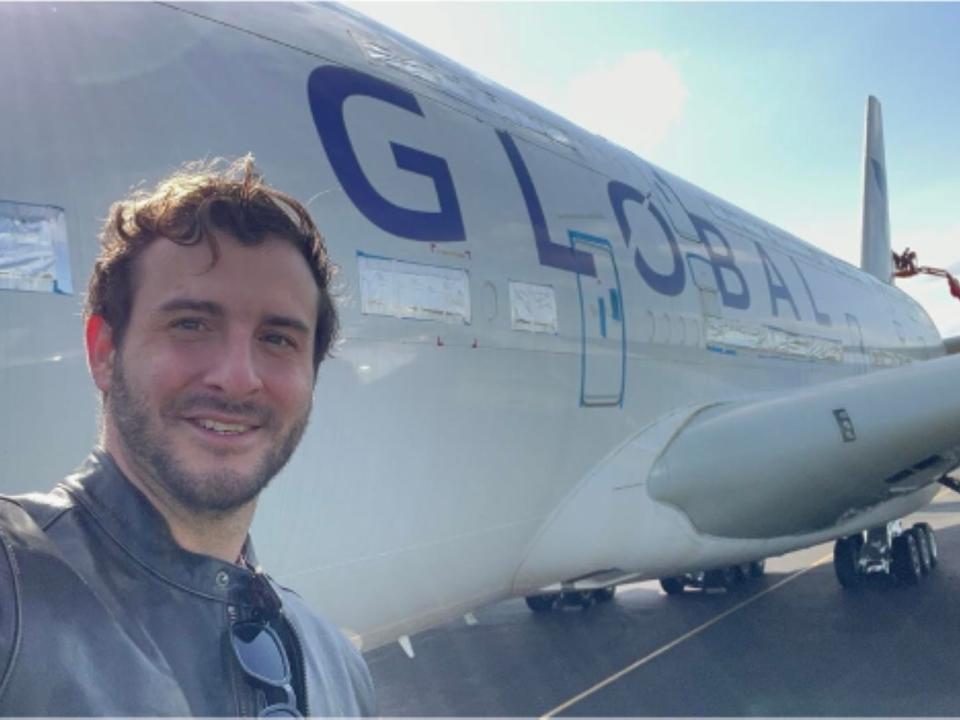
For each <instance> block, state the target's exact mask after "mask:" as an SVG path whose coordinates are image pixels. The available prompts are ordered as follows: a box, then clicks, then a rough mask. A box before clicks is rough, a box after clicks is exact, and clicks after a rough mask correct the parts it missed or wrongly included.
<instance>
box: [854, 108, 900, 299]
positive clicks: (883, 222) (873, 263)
mask: <svg viewBox="0 0 960 720" xmlns="http://www.w3.org/2000/svg"><path fill="white" fill-rule="evenodd" d="M890 257H891V256H890V214H889V211H888V208H887V167H886V161H885V160H884V153H883V119H882V117H881V115H880V101H879V100H877V99H876V98H875V97H873V96H872V95H871V96H870V97H868V98H867V120H866V125H865V127H864V147H863V237H862V241H861V245H860V267H861V268H862V269H863V270H864V271H866V272H868V273H870V274H871V275H873V276H874V277H876V278H879V279H880V280H882V281H883V282H885V283H892V282H893V268H892V264H891V259H890Z"/></svg>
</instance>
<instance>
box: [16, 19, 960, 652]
mask: <svg viewBox="0 0 960 720" xmlns="http://www.w3.org/2000/svg"><path fill="white" fill-rule="evenodd" d="M0 96H2V97H3V99H4V102H3V112H0V158H2V166H0V167H2V170H0V318H2V320H0V322H2V326H0V328H2V331H0V397H2V398H3V403H2V408H0V428H2V432H0V457H2V458H3V466H4V467H3V469H4V471H3V473H2V480H0V491H2V492H4V493H21V492H27V491H34V490H43V489H46V488H49V487H51V486H52V485H53V484H54V483H55V482H56V481H57V480H58V479H59V478H61V477H63V476H64V475H65V474H66V473H68V472H69V471H70V470H71V469H72V468H73V467H75V466H76V465H77V464H78V463H79V462H80V461H81V460H82V458H83V457H84V456H85V454H86V453H87V452H88V450H89V448H90V447H91V446H92V444H93V443H94V442H95V439H96V434H97V424H96V416H97V410H98V406H97V396H96V393H95V389H94V386H93V384H92V383H91V382H90V379H89V377H88V374H87V368H86V366H85V359H84V352H83V346H82V340H81V337H82V332H81V322H80V298H81V296H82V293H83V288H84V286H85V283H86V280H87V277H88V275H89V272H90V268H91V266H92V263H93V260H94V257H95V254H96V251H97V242H96V238H97V234H98V231H99V225H100V223H101V222H102V218H103V217H104V216H105V213H106V210H107V208H108V207H109V204H110V203H111V202H112V201H113V200H115V199H117V198H119V197H122V196H123V195H125V194H126V193H127V191H128V190H129V189H130V188H131V187H134V186H136V185H138V184H140V183H153V182H155V181H156V180H157V179H159V178H160V177H162V176H164V175H166V174H168V173H169V172H170V171H172V170H174V169H175V168H177V167H178V166H180V165H181V164H182V163H184V162H187V161H191V160H196V159H198V158H211V157H218V156H224V157H237V156H239V155H243V154H245V153H247V152H248V151H252V152H253V153H254V154H255V156H256V159H257V162H258V165H259V166H260V167H261V169H262V170H263V171H264V174H265V176H266V178H267V180H268V181H269V182H270V183H271V184H273V185H275V186H276V187H279V188H281V189H283V190H284V191H286V192H289V193H291V194H293V195H294V196H295V197H298V198H300V199H301V200H303V201H305V202H308V203H309V209H310V210H311V213H312V214H313V216H314V218H315V219H316V221H317V223H318V225H319V227H320V228H321V229H322V231H323V232H324V234H325V236H326V241H327V243H328V247H329V249H330V253H331V255H332V257H333V258H334V260H335V261H336V262H337V263H338V265H339V267H340V276H339V278H340V279H339V288H338V296H339V303H340V314H341V320H342V326H343V330H342V338H341V340H340V342H339V344H338V346H337V349H336V351H335V353H334V357H333V358H332V359H330V360H328V361H327V362H325V363H324V364H323V365H322V367H321V369H320V375H319V381H318V385H317V389H316V402H315V407H314V414H313V417H312V418H311V423H310V426H309V428H308V430H307V434H306V436H305V438H304V440H303V443H302V445H301V447H300V449H299V450H298V451H297V453H295V455H294V457H293V459H292V460H291V462H290V464H289V465H288V466H287V467H286V468H285V469H284V471H283V472H282V474H281V476H280V477H278V478H277V479H276V481H275V482H274V483H273V484H272V486H271V487H270V489H269V490H268V491H267V492H266V493H265V494H264V496H263V497H262V499H261V501H260V505H259V509H258V513H257V516H256V519H255V522H254V526H253V531H252V536H253V538H254V540H255V543H256V545H257V548H258V555H259V556H260V559H261V561H262V562H263V563H264V566H265V567H266V568H267V569H268V570H269V571H270V572H271V574H272V575H273V576H275V577H276V578H277V579H278V581H280V582H282V583H284V584H287V585H289V586H291V587H293V588H294V589H296V590H297V591H298V592H300V593H301V594H302V595H303V596H304V597H305V598H306V599H307V601H308V602H309V603H311V604H312V606H313V607H315V608H316V609H317V610H318V611H319V612H321V613H323V614H324V615H326V616H327V617H329V618H331V619H332V620H333V621H335V622H336V623H337V624H338V625H339V626H341V627H342V628H343V629H344V630H345V632H347V633H348V634H349V635H351V637H353V638H354V640H355V641H356V642H357V643H358V645H360V646H361V647H362V648H363V649H370V648H373V647H376V646H378V645H380V644H383V643H386V642H389V641H393V640H395V639H398V638H403V637H405V636H409V635H410V634H412V633H414V632H416V631H419V630H421V629H424V628H426V627H429V626H431V625H434V624H437V623H440V622H442V621H445V620H448V619H451V618H455V617H457V616H459V615H461V614H463V613H465V612H468V611H470V610H471V609H473V608H476V607H479V606H481V605H484V604H487V603H491V602H494V601H498V600H501V599H504V598H508V597H526V598H527V603H528V605H530V607H531V609H533V610H535V611H538V612H542V611H549V610H551V609H553V608H555V607H558V606H559V605H563V604H569V603H570V602H579V603H587V602H594V601H605V600H609V599H610V598H611V597H612V596H613V591H614V589H615V587H616V585H617V584H621V583H624V582H628V581H632V580H637V579H659V580H661V583H662V585H663V589H664V590H665V591H666V592H667V593H669V594H676V593H679V592H683V591H684V588H685V587H687V586H694V587H696V586H710V585H727V586H732V585H733V584H734V583H736V582H739V581H741V580H742V578H743V577H744V576H751V575H759V574H762V572H763V560H764V559H765V558H768V557H771V556H776V555H780V554H783V553H787V552H790V551H792V550H796V549H799V548H804V547H808V546H812V545H815V544H818V543H823V542H827V541H835V551H834V565H835V569H836V574H837V577H838V580H839V582H840V584H841V585H842V586H843V587H844V588H855V587H858V586H860V585H862V584H863V583H864V582H865V580H866V579H867V577H868V576H869V575H871V574H888V573H893V574H894V575H895V576H896V577H897V578H899V579H900V581H901V582H904V583H908V584H915V583H918V582H919V581H920V580H921V579H922V577H923V575H924V574H925V573H926V572H927V571H929V570H930V569H932V567H933V566H934V565H935V563H936V561H937V552H936V542H935V538H934V537H933V533H932V530H931V529H930V527H929V526H928V525H923V524H919V525H916V526H914V527H910V528H908V527H905V525H904V524H903V523H902V522H901V519H902V518H903V517H905V516H906V515H908V514H910V513H912V512H914V511H915V510H917V509H919V508H922V507H923V506H925V505H926V504H927V503H928V502H930V500H931V499H932V498H933V497H934V495H935V494H936V493H937V492H938V490H939V489H940V488H941V487H942V484H941V483H946V484H949V483H950V482H951V480H950V478H949V476H948V473H949V472H950V471H951V470H953V469H954V468H956V467H957V466H958V464H960V404H958V403H956V401H955V398H956V395H957V393H956V389H957V386H958V380H957V378H958V377H960V358H958V357H957V356H955V355H952V354H950V353H949V352H948V351H947V346H946V345H945V341H944V339H943V338H941V336H940V334H939V332H938V331H937V329H936V327H935V326H934V324H933V323H932V322H931V320H930V318H929V316H928V315H927V314H926V312H925V311H924V310H923V308H922V307H920V306H919V305H918V304H917V303H916V302H914V301H913V300H912V299H911V298H910V297H908V296H907V295H906V294H904V293H903V292H901V291H900V290H898V289H897V288H896V287H895V286H894V284H893V282H892V269H891V261H890V258H891V249H890V238H889V222H888V200H887V183H886V170H885V161H884V151H883V134H882V124H881V111H880V106H879V103H878V102H877V101H876V100H875V99H873V98H871V99H870V100H869V101H868V109H867V120H866V143H865V148H866V151H865V162H864V204H863V218H864V225H863V237H862V263H861V267H860V268H857V267H853V266H852V265H850V264H848V263H846V262H844V261H842V260H839V259H837V258H835V257H832V256H831V255H829V254H827V253H825V252H823V251H822V250H820V249H819V248H817V247H815V246H813V245H811V244H809V243H806V242H804V241H803V240H801V239H799V238H797V237H795V236H793V235H791V234H790V233H788V232H785V231H783V230H780V229H778V228H776V227H775V226H773V225H771V224H769V223H767V222H765V221H763V220H761V219H759V218H757V217H754V216H753V215H751V214H749V213H747V212H744V211H742V210H740V209H738V208H737V207H735V206H733V205H731V204H730V203H727V202H725V201H723V200H721V199H720V198H718V197H715V196H714V195H712V194H710V193H707V192H705V191H703V190H700V189H698V188H696V187H694V186H693V185H691V184H689V183H687V182H685V181H683V180H681V179H680V178H678V177H675V176H674V175H672V174H670V173H669V172H667V171H666V170H663V169H661V168H659V167H657V166H655V165H653V164H651V163H649V162H646V161H645V160H643V159H641V158H639V157H637V156H635V155H634V154H632V153H631V152H628V151H627V150H624V149H623V148H621V147H619V146H616V145H614V144H612V143H610V142H608V141H606V140H605V139H603V138H601V137H599V136H597V135H594V134H592V133H590V132H588V131H586V130H584V129H582V128H579V127H577V126H575V125H573V124H571V123H569V122H567V121H565V120H564V119H563V118H561V117H558V116H557V115H555V114H553V113H551V112H549V111H547V110H545V109H543V108H541V107H539V106H537V105H535V104H533V103H531V102H529V101H527V100H525V99H524V98H522V97H520V96H519V95H517V94H515V93H513V92H511V91H510V90H508V89H505V88H503V87H501V86H499V85H497V84H495V83H493V82H491V81H489V80H487V79H485V78H483V77H481V76H479V75H477V74H475V73H473V72H471V71H470V70H468V69H466V68H464V67H462V66H460V65H457V64H456V63H454V62H452V61H450V60H447V59H446V58H444V57H442V56H441V55H439V54H437V53H435V52H433V51H431V50H429V49H427V48H425V47H423V46H422V45H419V44H418V43H416V42H414V41H411V40H409V39H407V38H405V37H403V36H402V35H399V34H397V33H395V32H393V31H391V30H390V29H388V28H386V27H384V26H382V25H380V24H378V23H376V22H374V21H371V20H368V19H367V18H365V17H364V16H362V15H361V14H359V13H357V12H354V11H352V10H349V9H347V8H344V7H341V6H337V5H326V4H314V3H309V4H289V5H288V4H275V3H237V4H221V3H210V4H193V3H190V4H177V3H167V2H162V3H153V4H140V3H136V4H112V3H111V4H96V5H88V4H82V5H74V4H71V3H63V4H37V5H31V4H0ZM951 347H954V348H955V347H956V344H955V343H954V344H953V345H952V346H951ZM951 388H952V389H953V390H951Z"/></svg>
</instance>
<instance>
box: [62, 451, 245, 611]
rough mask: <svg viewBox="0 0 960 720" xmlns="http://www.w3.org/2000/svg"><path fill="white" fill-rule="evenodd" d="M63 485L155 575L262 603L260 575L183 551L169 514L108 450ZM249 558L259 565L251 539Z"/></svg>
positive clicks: (214, 595) (197, 590) (198, 590)
mask: <svg viewBox="0 0 960 720" xmlns="http://www.w3.org/2000/svg"><path fill="white" fill-rule="evenodd" d="M61 486H62V487H63V488H64V489H65V490H66V491H67V492H68V493H69V494H70V495H71V496H73V497H74V498H75V499H76V500H77V502H78V503H79V504H80V505H81V506H82V507H83V508H84V509H86V510H87V511H88V512H89V513H90V514H91V515H92V516H93V518H94V520H95V521H96V522H97V524H98V525H99V526H100V528H101V529H102V530H103V531H104V532H105V533H106V534H107V535H108V536H110V538H111V539H112V540H113V541H114V542H115V543H116V544H117V545H119V546H120V547H121V548H122V549H123V550H124V551H125V552H126V553H127V554H128V555H129V556H130V557H131V558H133V559H134V560H135V561H136V562H137V563H139V564H140V565H142V566H143V567H144V568H146V569H147V570H149V571H150V572H151V573H153V574H154V575H155V576H157V577H159V578H160V579H162V580H164V581H166V582H167V583H169V584H171V585H175V586H177V587H179V588H181V589H182V590H184V591H186V592H190V593H193V594H196V595H202V596H204V597H206V598H209V599H211V600H218V601H220V602H225V603H229V604H231V605H240V606H244V607H251V606H253V605H255V604H257V601H256V597H257V595H256V593H255V592H254V590H255V586H256V580H255V578H256V576H255V574H254V573H253V572H251V571H250V570H249V569H247V568H245V567H240V566H238V565H234V564H231V563H228V562H224V561H223V560H220V559H218V558H214V557H210V556H209V555H199V554H197V553H193V552H190V551H188V550H184V549H183V548H181V547H180V546H179V545H178V544H177V543H176V541H175V540H174V539H173V535H172V534H171V533H170V528H169V526H168V525H167V522H166V520H164V518H163V516H162V515H161V514H160V513H159V512H158V511H157V510H156V508H154V506H153V505H152V504H151V503H150V501H149V500H147V498H146V497H145V496H144V495H143V494H142V493H141V492H140V491H139V490H138V489H137V488H136V487H135V486H134V485H133V484H132V483H131V482H130V481H129V480H127V478H126V476H124V474H123V473H122V472H121V470H120V468H119V467H117V464H116V463H115V462H114V460H113V458H112V457H111V456H110V454H109V453H108V452H107V451H106V450H103V449H101V448H96V449H95V450H94V451H93V452H92V453H91V454H90V456H89V457H88V458H87V459H86V461H84V463H83V464H82V465H81V466H80V468H79V469H77V471H76V472H74V473H73V474H72V475H69V476H67V478H66V479H64V481H63V482H62V483H61ZM243 554H244V557H245V558H246V561H247V564H248V565H249V566H250V567H256V565H257V563H256V558H255V557H254V554H253V545H252V543H251V542H250V538H249V537H248V538H247V540H246V542H245V544H244V548H243Z"/></svg>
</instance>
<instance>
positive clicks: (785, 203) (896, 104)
mask: <svg viewBox="0 0 960 720" xmlns="http://www.w3.org/2000/svg"><path fill="white" fill-rule="evenodd" d="M350 6H351V7H353V8H354V9H356V10H358V11H360V12H362V13H364V14H366V15H369V16H371V17H373V18H375V19H377V20H379V21H381V22H383V23H384V24H386V25H389V26H391V27H393V28H394V29H396V30H398V31H400V32H402V33H404V34H406V35H408V36H410V37H412V38H414V39H416V40H418V41H419V42H422V43H423V44H425V45H427V46H429V47H431V48H433V49H435V50H437V51H439V52H441V53H443V54H445V55H447V56H448V57H451V58H452V59H454V60H457V61H458V62H461V63H463V64H464V65H467V66H468V67H470V68H472V69H474V70H476V71H479V72H481V73H482V74H484V75H486V76H487V77H489V78H490V79H492V80H495V81H497V82H499V83H501V84H502V85H505V86H507V87H509V88H511V89H513V90H515V91H517V92H519V93H521V94H523V95H525V96H527V97H529V98H530V99H532V100H535V101H536V102H539V103H540V104H542V105H545V106H546V107H548V108H550V109H551V110H554V111H555V112H558V113H560V114H561V115H563V116H565V117H567V118H569V119H571V120H573V121H574V122H577V123H578V124H580V125H583V126H584V127H586V128H588V129H590V130H592V131H594V132H597V133H600V134H601V135H604V136H606V137H608V138H609V139H611V140H613V141H615V142H618V143H619V144H621V145H623V146H625V147H629V148H630V149H631V150H634V151H635V152H636V153H637V154H639V155H641V156H642V157H645V158H647V159H648V160H650V161H652V162H654V163H656V164H658V165H661V166H662V167H664V168H666V169H668V170H670V171H671V172H673V173H675V174H677V175H680V176H682V177H684V178H686V179H687V180H690V181H691V182H694V183H695V184H697V185H700V186H701V187H704V188H705V189H707V190H709V191H711V192H713V193H715V194H717V195H719V196H721V197H723V198H725V199H727V200H729V201H730V202H733V203H734V204H736V205H739V206H740V207H742V208H744V209H746V210H748V211H750V212H753V213H755V214H756V215H759V216H761V217H763V218H764V219H766V220H768V221H770V222H772V223H774V224H776V225H779V226H780V227H783V228H785V229H786V230H789V231H790V232H793V233H795V234H797V235H799V236H800V237H803V238H804V239H806V240H809V241H810V242H813V243H814V244H816V245H818V246H820V247H822V248H824V249H826V250H828V251H829V252H831V253H833V254H835V255H837V256H839V257H842V258H844V259H845V260H848V261H850V262H853V263H854V264H859V252H860V250H859V247H860V240H859V232H860V230H859V227H860V193H861V173H862V169H861V163H862V143H863V139H862V133H863V115H864V106H865V103H866V97H867V95H868V94H874V95H876V96H877V97H878V98H879V99H880V101H881V103H882V105H883V116H884V126H885V127H884V132H885V138H886V150H887V177H888V181H889V187H890V197H891V208H890V220H891V227H892V237H893V246H894V249H895V250H898V251H899V250H901V249H902V248H903V247H904V246H907V245H909V246H910V247H912V248H913V249H914V250H916V251H917V252H918V255H919V260H920V262H921V263H923V264H927V265H934V266H940V267H952V268H953V269H954V271H955V272H957V273H958V274H960V172H958V168H960V43H958V42H957V28H960V4H958V3H929V4H922V3H804V4H801V3H688V2H683V3H619V2H607V3H590V4H587V3H579V2H564V3H557V2H527V3H497V2H482V3H478V2H473V3H434V2H417V3H408V2H390V3H378V2H359V3H350ZM899 286H900V287H902V288H904V289H905V290H907V291H908V292H910V293H911V294H912V295H913V296H914V297H916V298H917V299H918V300H919V301H920V302H921V303H922V304H923V305H924V307H926V308H927V311H928V312H929V313H930V314H931V316H932V317H933V319H934V321H935V322H936V323H937V325H938V327H939V328H940V330H941V333H943V334H944V335H954V334H960V302H958V301H957V300H955V299H953V298H951V297H950V295H949V293H948V292H947V290H946V282H945V281H943V280H933V279H919V278H918V279H912V280H906V281H900V282H899Z"/></svg>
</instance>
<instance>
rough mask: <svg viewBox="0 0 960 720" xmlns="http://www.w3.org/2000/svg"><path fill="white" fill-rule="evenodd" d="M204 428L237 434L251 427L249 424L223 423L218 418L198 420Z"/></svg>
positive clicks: (226, 433) (225, 433) (227, 433)
mask: <svg viewBox="0 0 960 720" xmlns="http://www.w3.org/2000/svg"><path fill="white" fill-rule="evenodd" d="M197 422H198V423H199V425H200V427H202V428H203V429H204V430H213V431H214V432H217V433H220V434H221V435H236V434H238V433H242V432H246V431H247V430H249V429H250V426H249V425H238V424H235V423H222V422H217V421H216V420H207V419H201V420H198V421H197Z"/></svg>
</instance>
